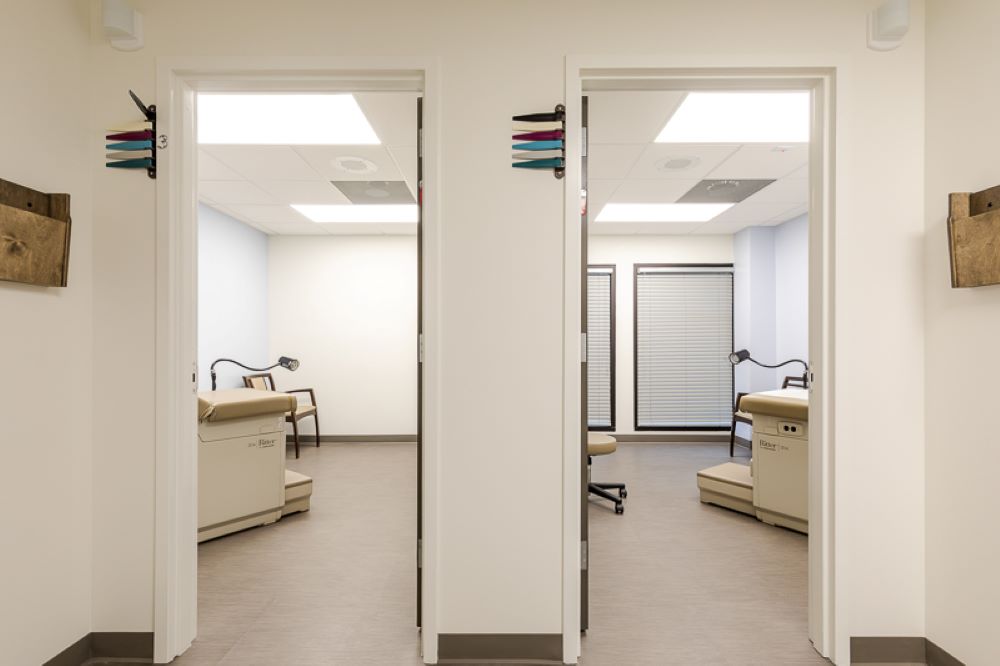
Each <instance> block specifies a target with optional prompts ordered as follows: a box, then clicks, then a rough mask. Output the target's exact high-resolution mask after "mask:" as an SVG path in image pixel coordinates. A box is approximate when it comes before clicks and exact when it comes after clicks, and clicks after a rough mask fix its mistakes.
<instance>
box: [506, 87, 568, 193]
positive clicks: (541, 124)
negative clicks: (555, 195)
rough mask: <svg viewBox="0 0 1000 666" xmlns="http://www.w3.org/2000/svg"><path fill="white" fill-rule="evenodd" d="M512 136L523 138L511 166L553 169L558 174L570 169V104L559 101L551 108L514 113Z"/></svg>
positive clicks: (516, 138) (520, 139)
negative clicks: (568, 114)
mask: <svg viewBox="0 0 1000 666" xmlns="http://www.w3.org/2000/svg"><path fill="white" fill-rule="evenodd" d="M512 120H513V121H514V133H513V135H512V137H511V138H512V139H513V140H514V141H520V142H521V143H515V144H513V145H512V146H511V148H512V149H513V150H514V151H515V152H514V155H513V159H514V161H513V162H512V163H511V166H512V167H514V168H515V169H545V170H548V169H551V170H552V174H553V175H554V176H555V177H556V178H562V177H563V176H564V175H565V173H566V107H565V106H563V105H562V104H557V105H556V107H555V109H554V110H553V111H551V112H544V113H526V114H522V115H519V116H513V117H512Z"/></svg>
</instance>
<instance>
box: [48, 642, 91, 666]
mask: <svg viewBox="0 0 1000 666" xmlns="http://www.w3.org/2000/svg"><path fill="white" fill-rule="evenodd" d="M90 636H91V635H90V634H87V635H86V636H84V637H83V638H81V639H80V640H78V641H77V642H75V643H73V644H72V645H70V646H69V647H68V648H66V649H65V650H63V651H62V652H60V653H59V654H57V655H56V656H54V657H52V658H51V659H49V660H48V661H47V662H45V663H44V664H43V665H42V666H80V664H82V663H83V662H85V661H87V660H88V659H90V657H91V654H90V646H91V642H90Z"/></svg>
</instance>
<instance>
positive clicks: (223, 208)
mask: <svg viewBox="0 0 1000 666" xmlns="http://www.w3.org/2000/svg"><path fill="white" fill-rule="evenodd" d="M212 208H214V209H215V210H217V211H219V212H220V213H223V214H225V215H228V216H229V217H231V218H233V219H235V220H239V221H240V222H242V223H243V224H246V225H247V226H249V227H253V228H254V229H257V230H258V231H263V232H264V233H265V234H270V233H271V229H270V228H268V226H267V225H266V224H261V223H260V222H254V221H252V220H248V219H247V218H246V217H245V216H243V215H240V214H239V213H237V212H236V211H235V210H233V209H231V208H228V207H226V206H222V205H220V204H215V205H212Z"/></svg>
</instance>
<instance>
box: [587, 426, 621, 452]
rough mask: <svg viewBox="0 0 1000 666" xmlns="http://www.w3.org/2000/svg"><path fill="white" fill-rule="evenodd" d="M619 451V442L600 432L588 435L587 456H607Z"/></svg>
mask: <svg viewBox="0 0 1000 666" xmlns="http://www.w3.org/2000/svg"><path fill="white" fill-rule="evenodd" d="M617 450H618V440H616V439H615V438H614V437H612V436H611V435H605V434H603V433H599V432H588V433H587V455H588V456H606V455H608V454H609V453H614V452H615V451H617Z"/></svg>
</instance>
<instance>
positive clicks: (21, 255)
mask: <svg viewBox="0 0 1000 666" xmlns="http://www.w3.org/2000/svg"><path fill="white" fill-rule="evenodd" d="M70 225H71V223H70V217H69V195H68V194H46V193H44V192H38V191H36V190H32V189H30V188H28V187H24V186H23V185H18V184H17V183H11V182H9V181H6V180H3V179H0V280H6V281H8V282H22V283H24V284H34V285H38V286H42V287H65V286H66V284H67V277H68V275H69V238H70Z"/></svg>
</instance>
